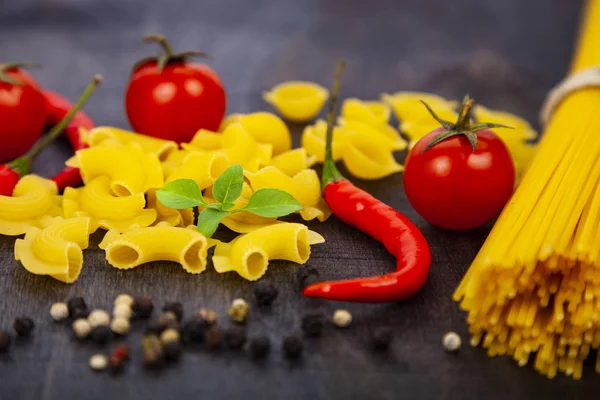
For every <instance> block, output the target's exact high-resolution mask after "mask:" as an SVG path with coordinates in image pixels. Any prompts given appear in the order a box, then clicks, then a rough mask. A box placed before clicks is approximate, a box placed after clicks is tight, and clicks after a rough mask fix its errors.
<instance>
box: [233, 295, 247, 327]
mask: <svg viewBox="0 0 600 400" xmlns="http://www.w3.org/2000/svg"><path fill="white" fill-rule="evenodd" d="M249 311H250V306H249V305H248V303H247V302H246V300H244V299H235V300H233V302H232V303H231V307H229V316H230V317H231V319H232V320H234V321H235V322H239V323H244V322H245V321H246V318H247V317H248V312H249Z"/></svg>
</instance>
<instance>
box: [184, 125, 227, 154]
mask: <svg viewBox="0 0 600 400" xmlns="http://www.w3.org/2000/svg"><path fill="white" fill-rule="evenodd" d="M190 145H191V146H192V147H194V148H196V149H198V150H218V149H220V148H221V147H223V135H222V134H221V133H219V132H212V131H209V130H206V129H200V130H199V131H198V132H196V134H195V135H194V137H193V138H192V140H191V141H190Z"/></svg>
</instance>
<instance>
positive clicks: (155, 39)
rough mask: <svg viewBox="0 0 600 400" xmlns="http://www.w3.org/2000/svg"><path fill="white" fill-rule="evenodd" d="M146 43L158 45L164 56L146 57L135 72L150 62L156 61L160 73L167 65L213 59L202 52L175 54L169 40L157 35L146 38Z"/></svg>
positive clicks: (137, 65) (153, 34) (137, 64)
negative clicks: (197, 59)
mask: <svg viewBox="0 0 600 400" xmlns="http://www.w3.org/2000/svg"><path fill="white" fill-rule="evenodd" d="M144 42H146V43H158V44H159V45H160V47H162V49H163V52H164V54H162V55H160V56H158V57H146V58H144V59H142V60H141V61H139V62H137V63H136V64H135V66H134V67H133V70H134V71H135V70H136V69H137V68H138V67H140V66H142V65H144V64H146V63H147V62H150V61H156V62H157V65H156V67H157V68H158V72H162V70H163V68H164V67H165V65H167V64H171V63H183V62H185V61H187V60H188V59H190V58H194V57H201V58H209V59H210V58H212V57H211V55H210V54H207V53H203V52H201V51H193V50H192V51H183V52H181V53H175V52H174V51H173V48H172V47H171V45H170V44H169V42H168V41H167V39H166V38H165V37H164V36H163V35H159V34H157V33H151V34H149V35H146V36H144Z"/></svg>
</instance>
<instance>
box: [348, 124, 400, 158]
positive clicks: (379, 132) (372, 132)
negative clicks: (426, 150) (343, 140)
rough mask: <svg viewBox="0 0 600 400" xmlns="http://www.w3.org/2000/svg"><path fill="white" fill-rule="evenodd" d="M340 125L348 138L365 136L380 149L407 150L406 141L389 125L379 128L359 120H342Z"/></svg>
mask: <svg viewBox="0 0 600 400" xmlns="http://www.w3.org/2000/svg"><path fill="white" fill-rule="evenodd" d="M339 123H340V126H341V127H342V128H344V130H343V132H344V133H345V135H346V136H350V135H363V136H365V137H367V138H369V140H371V141H373V142H375V143H377V144H378V145H379V146H380V147H385V148H386V149H388V150H390V151H396V150H404V149H405V148H406V141H405V140H404V139H402V138H401V137H400V134H399V133H398V132H397V131H396V130H395V129H394V128H392V127H391V126H389V125H378V126H377V125H371V124H368V123H366V122H362V121H359V120H348V119H344V118H340V120H339Z"/></svg>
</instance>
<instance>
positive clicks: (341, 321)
mask: <svg viewBox="0 0 600 400" xmlns="http://www.w3.org/2000/svg"><path fill="white" fill-rule="evenodd" d="M333 323H334V324H335V326H337V327H340V328H345V327H347V326H348V325H350V324H351V323H352V314H350V312H349V311H348V310H335V312H334V313H333Z"/></svg>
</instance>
